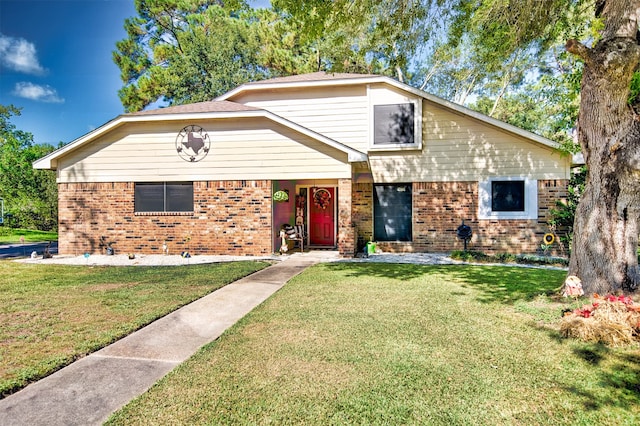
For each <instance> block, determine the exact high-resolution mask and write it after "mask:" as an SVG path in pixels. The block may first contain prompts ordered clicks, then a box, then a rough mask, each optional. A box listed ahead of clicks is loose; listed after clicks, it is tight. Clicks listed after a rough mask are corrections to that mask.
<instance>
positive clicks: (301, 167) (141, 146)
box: [58, 119, 351, 183]
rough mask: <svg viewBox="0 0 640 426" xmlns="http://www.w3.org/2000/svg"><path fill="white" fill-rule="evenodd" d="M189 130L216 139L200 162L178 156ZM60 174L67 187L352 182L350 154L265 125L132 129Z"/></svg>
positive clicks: (73, 160) (85, 151) (64, 165)
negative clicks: (181, 133)
mask: <svg viewBox="0 0 640 426" xmlns="http://www.w3.org/2000/svg"><path fill="white" fill-rule="evenodd" d="M186 124H197V125H199V126H202V127H203V128H205V129H206V130H207V132H208V134H209V137H210V139H211V149H210V151H209V153H208V155H207V156H206V157H205V158H204V159H203V160H201V161H199V162H194V163H190V162H187V161H184V160H183V159H181V158H180V157H179V155H178V153H177V152H176V146H175V141H176V136H177V134H178V132H179V131H180V129H182V127H184V126H185V125H186ZM236 129H237V130H236ZM58 169H59V173H58V180H59V182H65V183H68V182H123V181H137V182H141V181H163V180H185V181H191V180H227V179H246V180H271V179H293V178H295V179H336V178H348V177H350V176H351V165H350V164H349V163H348V159H347V154H345V153H343V152H340V151H338V150H337V149H334V148H331V147H328V146H326V145H325V144H323V143H320V142H318V141H316V140H314V139H311V138H309V137H306V136H304V135H301V134H299V133H297V132H294V131H292V130H290V129H288V128H286V127H283V126H280V125H278V124H275V123H272V122H270V121H268V120H262V119H258V120H256V119H253V120H234V122H233V124H230V123H229V122H228V121H218V122H216V121H210V122H205V123H182V124H176V123H154V124H153V125H149V124H130V125H127V126H125V127H123V128H122V129H118V130H117V131H114V132H111V133H109V134H107V135H104V136H103V137H102V138H100V139H98V140H96V141H94V142H93V143H92V144H89V145H88V146H85V147H83V148H82V149H79V150H77V151H75V152H72V153H70V154H69V155H67V156H65V157H64V158H63V159H62V160H61V162H60V164H59V168H58Z"/></svg>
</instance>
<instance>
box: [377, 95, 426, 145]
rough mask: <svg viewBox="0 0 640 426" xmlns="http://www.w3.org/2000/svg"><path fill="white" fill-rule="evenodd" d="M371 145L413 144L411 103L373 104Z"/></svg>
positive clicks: (413, 116) (412, 111)
mask: <svg viewBox="0 0 640 426" xmlns="http://www.w3.org/2000/svg"><path fill="white" fill-rule="evenodd" d="M373 123H374V124H373V127H374V132H373V145H374V146H379V145H415V143H416V138H415V106H414V104H412V103H404V104H392V105H374V106H373Z"/></svg>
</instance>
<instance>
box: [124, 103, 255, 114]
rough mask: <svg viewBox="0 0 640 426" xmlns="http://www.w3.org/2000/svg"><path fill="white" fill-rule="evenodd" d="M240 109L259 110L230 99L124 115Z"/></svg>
mask: <svg viewBox="0 0 640 426" xmlns="http://www.w3.org/2000/svg"><path fill="white" fill-rule="evenodd" d="M240 111H260V109H259V108H254V107H250V106H247V105H242V104H239V103H236V102H231V101H207V102H196V103H193V104H185V105H176V106H171V107H166V108H158V109H150V110H145V111H138V112H132V113H129V114H125V115H133V116H138V115H160V114H189V113H203V112H240Z"/></svg>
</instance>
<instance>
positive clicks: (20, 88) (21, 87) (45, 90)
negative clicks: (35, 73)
mask: <svg viewBox="0 0 640 426" xmlns="http://www.w3.org/2000/svg"><path fill="white" fill-rule="evenodd" d="M13 94H14V95H15V96H19V97H21V98H26V99H31V100H33V101H39V102H48V103H57V104H61V103H63V102H64V99H63V98H61V97H59V96H58V92H56V89H54V88H53V87H51V86H46V85H45V86H41V85H38V84H33V83H29V82H27V81H21V82H20V83H16V87H15V89H14V90H13Z"/></svg>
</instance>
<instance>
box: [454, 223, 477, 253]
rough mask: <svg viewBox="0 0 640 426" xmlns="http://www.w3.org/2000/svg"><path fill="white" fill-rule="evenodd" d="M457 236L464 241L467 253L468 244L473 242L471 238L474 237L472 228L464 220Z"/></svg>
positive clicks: (457, 231)
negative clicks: (470, 241)
mask: <svg viewBox="0 0 640 426" xmlns="http://www.w3.org/2000/svg"><path fill="white" fill-rule="evenodd" d="M456 234H457V235H458V238H460V239H461V240H463V241H464V251H467V242H468V241H469V240H471V237H472V236H473V231H472V230H471V227H470V226H469V225H465V224H464V220H463V221H462V225H460V226H458V229H457V230H456Z"/></svg>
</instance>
